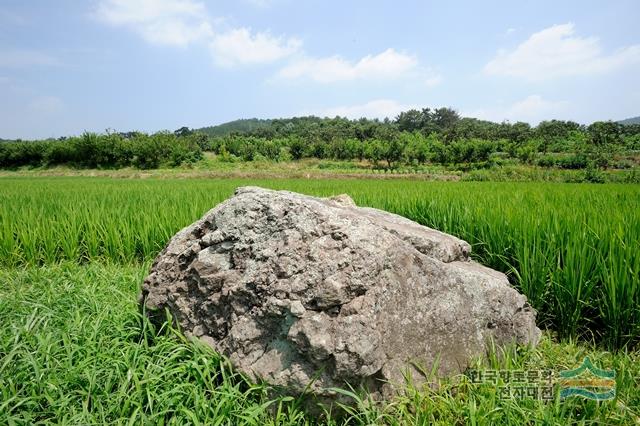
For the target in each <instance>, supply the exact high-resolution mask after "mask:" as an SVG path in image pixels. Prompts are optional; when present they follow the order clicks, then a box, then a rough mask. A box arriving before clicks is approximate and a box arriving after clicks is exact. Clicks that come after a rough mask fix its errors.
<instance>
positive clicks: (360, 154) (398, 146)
mask: <svg viewBox="0 0 640 426" xmlns="http://www.w3.org/2000/svg"><path fill="white" fill-rule="evenodd" d="M246 122H247V120H243V123H242V124H243V126H244V127H246V126H247V123H246ZM259 124H260V125H259V126H256V128H255V130H252V131H241V132H231V133H228V134H227V135H225V136H218V137H213V138H211V146H210V149H211V150H213V151H214V152H216V153H217V154H218V155H220V157H221V158H222V159H223V160H224V161H236V160H238V161H240V160H242V161H253V160H260V159H268V160H273V161H287V160H290V159H294V160H297V159H301V158H306V157H313V158H320V159H325V158H326V159H336V160H363V159H366V160H369V161H370V162H372V163H374V164H375V165H378V166H381V167H386V168H392V167H394V166H396V165H398V164H400V163H403V164H424V163H437V164H460V163H474V164H480V165H491V164H493V163H496V162H499V161H500V160H501V159H508V158H512V159H517V160H518V161H520V162H522V163H527V164H538V165H540V166H545V167H552V166H556V167H560V168H567V169H577V168H586V167H588V166H589V165H592V166H595V167H600V168H606V167H609V166H617V164H613V155H614V154H616V153H621V152H628V151H638V150H640V125H621V124H619V123H615V122H610V121H609V122H596V123H593V124H591V125H590V126H583V125H580V124H578V123H575V122H571V121H561V120H551V121H543V122H541V123H540V124H539V125H538V126H536V127H532V126H530V125H529V124H527V123H523V122H517V123H508V122H503V123H493V122H490V121H483V120H477V119H474V118H462V117H460V116H459V115H458V114H457V112H456V111H454V110H452V109H450V108H438V109H434V110H431V109H429V108H426V109H423V110H421V111H418V110H410V111H406V112H403V113H401V114H400V115H399V116H398V117H397V118H396V119H395V120H393V121H391V120H385V121H379V120H367V119H360V120H348V119H345V118H340V117H337V118H333V119H328V118H325V119H321V118H318V117H299V118H292V119H279V120H271V121H270V122H269V123H265V122H264V121H260V122H259ZM622 166H624V164H622Z"/></svg>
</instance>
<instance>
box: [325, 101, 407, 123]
mask: <svg viewBox="0 0 640 426" xmlns="http://www.w3.org/2000/svg"><path fill="white" fill-rule="evenodd" d="M413 108H418V107H417V106H415V105H404V104H401V103H399V102H397V101H395V100H392V99H377V100H373V101H370V102H367V103H364V104H361V105H350V106H338V107H333V108H327V109H324V110H322V111H320V112H318V113H316V114H315V115H319V116H321V117H335V116H340V117H347V118H351V119H358V118H362V117H367V118H380V119H384V118H386V117H389V118H394V117H395V116H397V115H398V114H400V113H401V112H402V111H407V110H409V109H413Z"/></svg>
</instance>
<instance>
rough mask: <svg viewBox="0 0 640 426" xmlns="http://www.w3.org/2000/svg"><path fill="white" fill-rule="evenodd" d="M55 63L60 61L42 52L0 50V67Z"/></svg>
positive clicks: (58, 63)
mask: <svg viewBox="0 0 640 426" xmlns="http://www.w3.org/2000/svg"><path fill="white" fill-rule="evenodd" d="M55 65H61V62H60V61H59V60H58V59H57V58H55V57H53V56H51V55H49V54H47V53H44V52H39V51H36V50H20V49H12V50H1V51H0V67H5V68H22V67H30V66H55Z"/></svg>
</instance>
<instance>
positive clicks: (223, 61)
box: [211, 28, 302, 66]
mask: <svg viewBox="0 0 640 426" xmlns="http://www.w3.org/2000/svg"><path fill="white" fill-rule="evenodd" d="M301 46H302V41H300V40H298V39H296V38H284V37H276V36H272V35H271V34H269V33H265V32H258V33H255V34H252V33H251V30H250V29H247V28H238V29H234V30H231V31H228V32H226V33H223V34H219V35H216V36H214V38H213V41H212V42H211V51H212V53H213V57H214V59H215V60H216V62H217V63H218V64H220V65H222V66H232V65H245V64H263V63H270V62H274V61H277V60H279V59H282V58H284V57H287V56H289V55H291V54H292V53H294V52H296V51H298V50H299V49H300V47H301Z"/></svg>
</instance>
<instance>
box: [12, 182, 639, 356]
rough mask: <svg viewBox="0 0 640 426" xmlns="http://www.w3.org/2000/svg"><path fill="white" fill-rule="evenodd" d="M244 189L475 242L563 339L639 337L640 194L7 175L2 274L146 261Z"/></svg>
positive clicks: (630, 340)
mask: <svg viewBox="0 0 640 426" xmlns="http://www.w3.org/2000/svg"><path fill="white" fill-rule="evenodd" d="M241 185H261V186H265V187H271V188H276V189H288V190H293V191H298V192H303V193H308V194H313V195H320V196H328V195H335V194H339V193H348V194H350V195H351V196H352V197H353V198H354V200H355V201H356V203H358V204H359V205H367V206H372V207H377V208H381V209H384V210H388V211H391V212H395V213H398V214H401V215H403V216H406V217H408V218H410V219H413V220H416V221H418V222H420V223H422V224H424V225H427V226H431V227H433V228H436V229H440V230H442V231H444V232H448V233H451V234H454V235H457V236H459V237H460V238H463V239H465V240H467V241H469V242H470V243H471V244H472V245H473V248H474V256H475V257H476V259H477V260H478V261H480V262H482V263H484V264H486V265H488V266H490V267H492V268H495V269H498V270H501V271H503V272H505V273H506V274H508V276H509V277H510V279H511V281H512V283H513V284H514V285H515V286H516V287H517V288H519V289H520V290H521V291H522V292H523V293H524V294H526V295H527V296H528V298H529V301H530V303H531V304H532V305H533V307H534V308H535V309H537V310H538V312H539V317H538V318H539V324H540V325H541V326H543V327H546V328H549V329H551V330H555V331H556V332H557V333H558V334H559V336H560V337H561V338H575V337H585V338H586V339H588V340H596V341H599V342H600V341H601V342H604V343H605V344H606V345H607V346H608V347H610V348H622V347H625V346H628V347H633V346H634V345H636V344H637V343H638V341H639V340H640V337H639V336H640V260H639V259H640V256H639V255H638V253H639V252H640V214H639V213H638V212H640V186H637V185H615V184H608V185H588V184H553V183H547V184H545V183H495V182H494V183H488V182H420V181H407V180H395V181H388V180H376V181H371V180H356V179H351V180H329V179H327V180H308V179H297V180H293V179H292V180H287V179H282V180H252V179H245V180H240V179H229V180H222V179H220V180H207V179H153V180H151V179H148V180H145V179H138V180H135V179H98V178H3V179H1V180H0V265H4V266H7V267H16V266H23V265H51V264H55V263H58V262H61V261H71V262H76V263H87V262H93V261H108V262H116V263H120V264H125V265H126V264H136V263H139V262H145V261H148V260H150V259H152V258H153V257H154V256H155V255H156V254H157V253H158V251H159V250H161V249H162V247H163V246H164V245H165V244H166V242H167V241H168V240H169V238H171V236H172V235H173V234H174V233H175V232H177V231H178V230H179V229H181V228H182V227H184V226H186V225H188V224H190V223H191V222H193V221H194V220H196V219H197V218H199V217H200V216H201V215H202V214H203V213H204V212H205V211H207V210H208V209H210V208H211V207H213V206H215V205H216V204H217V203H219V202H220V201H222V200H224V199H226V198H227V197H229V196H231V194H232V193H233V190H234V189H235V188H236V187H238V186H241Z"/></svg>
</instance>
